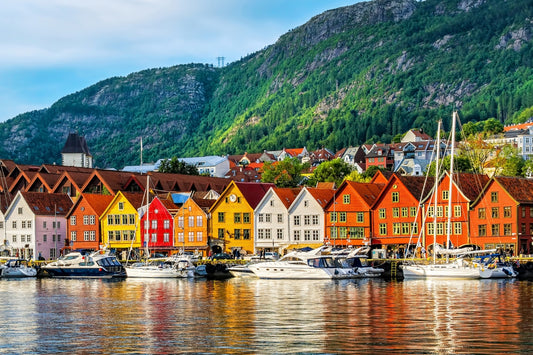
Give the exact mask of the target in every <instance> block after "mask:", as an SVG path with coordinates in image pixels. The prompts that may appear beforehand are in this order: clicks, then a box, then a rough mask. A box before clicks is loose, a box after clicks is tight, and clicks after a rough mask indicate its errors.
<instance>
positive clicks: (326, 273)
mask: <svg viewBox="0 0 533 355" xmlns="http://www.w3.org/2000/svg"><path fill="white" fill-rule="evenodd" d="M324 249H325V248H324V247H320V248H317V249H314V250H311V251H308V252H299V251H294V252H291V253H288V254H287V255H285V256H284V257H282V258H281V259H279V260H277V261H268V262H261V263H257V264H251V265H249V266H248V268H249V269H250V270H251V271H252V272H253V273H254V274H255V275H256V276H257V277H259V278H261V279H343V278H355V277H357V276H356V274H355V272H354V269H353V268H351V267H348V268H344V267H338V266H336V264H335V261H334V258H333V256H331V255H322V254H321V252H322V250H324Z"/></svg>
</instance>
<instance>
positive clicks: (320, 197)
mask: <svg viewBox="0 0 533 355" xmlns="http://www.w3.org/2000/svg"><path fill="white" fill-rule="evenodd" d="M307 191H309V193H310V194H311V196H313V197H314V198H315V200H316V201H317V202H318V204H319V205H320V206H321V207H322V208H325V207H326V205H327V204H328V202H329V201H330V200H331V199H332V198H333V197H334V196H335V190H334V189H317V188H307Z"/></svg>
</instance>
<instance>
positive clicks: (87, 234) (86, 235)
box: [83, 231, 91, 242]
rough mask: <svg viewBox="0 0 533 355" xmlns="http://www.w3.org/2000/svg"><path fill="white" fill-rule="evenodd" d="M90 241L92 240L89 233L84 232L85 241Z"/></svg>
mask: <svg viewBox="0 0 533 355" xmlns="http://www.w3.org/2000/svg"><path fill="white" fill-rule="evenodd" d="M89 239H91V237H90V236H89V231H84V232H83V241H85V242H87V241H89Z"/></svg>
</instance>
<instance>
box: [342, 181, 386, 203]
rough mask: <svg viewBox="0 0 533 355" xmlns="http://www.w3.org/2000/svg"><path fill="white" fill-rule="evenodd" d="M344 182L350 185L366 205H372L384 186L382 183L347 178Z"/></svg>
mask: <svg viewBox="0 0 533 355" xmlns="http://www.w3.org/2000/svg"><path fill="white" fill-rule="evenodd" d="M345 183H346V184H347V185H349V186H350V187H352V188H353V189H354V190H355V191H356V192H357V194H358V195H359V196H360V197H361V198H362V199H363V201H364V202H365V203H366V204H367V205H368V206H372V205H373V204H374V202H375V201H376V199H377V198H378V196H379V194H380V193H381V191H382V190H383V188H384V187H385V185H384V184H372V183H366V182H356V181H348V180H346V181H345Z"/></svg>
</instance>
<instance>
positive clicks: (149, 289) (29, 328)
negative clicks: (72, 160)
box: [0, 279, 533, 354]
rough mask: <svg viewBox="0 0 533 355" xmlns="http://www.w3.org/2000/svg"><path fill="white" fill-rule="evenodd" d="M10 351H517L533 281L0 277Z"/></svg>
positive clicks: (526, 332)
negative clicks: (397, 281) (65, 278)
mask: <svg viewBox="0 0 533 355" xmlns="http://www.w3.org/2000/svg"><path fill="white" fill-rule="evenodd" d="M0 299H1V300H2V302H1V303H0V317H1V318H2V323H1V324H0V333H1V334H2V337H1V338H0V352H2V353H17V354H18V353H163V354H164V353H213V354H214V353H217V354H218V353H293V354H296V353H336V354H338V353H461V354H464V353H475V354H482V353H494V352H504V353H520V352H527V351H529V350H533V343H532V341H531V338H532V335H533V331H532V323H531V322H530V319H531V317H532V316H533V315H532V314H531V313H532V312H533V308H532V299H533V283H529V282H518V281H515V282H513V281H496V280H482V281H473V280H466V281H444V280H438V281H426V280H420V281H415V280H413V281H406V282H399V283H390V282H385V281H383V280H342V281H323V280H317V281H298V280H290V281H289V280H257V279H246V280H244V279H231V280H227V281H205V280H149V279H147V280H143V279H126V280H121V281H105V280H58V279H41V280H0Z"/></svg>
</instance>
